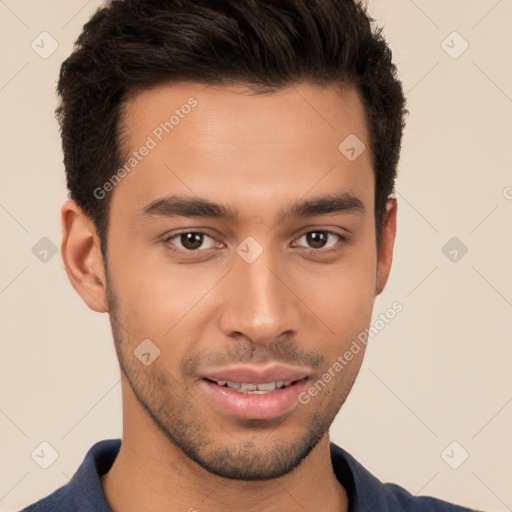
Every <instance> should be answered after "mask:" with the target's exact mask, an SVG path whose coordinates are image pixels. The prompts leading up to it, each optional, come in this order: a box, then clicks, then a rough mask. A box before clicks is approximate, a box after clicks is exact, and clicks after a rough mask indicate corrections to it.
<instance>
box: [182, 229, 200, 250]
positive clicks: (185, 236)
mask: <svg viewBox="0 0 512 512" xmlns="http://www.w3.org/2000/svg"><path fill="white" fill-rule="evenodd" d="M180 242H181V245H182V246H183V247H184V248H185V249H188V250H194V249H199V247H201V245H202V243H203V234H202V233H182V234H181V235H180Z"/></svg>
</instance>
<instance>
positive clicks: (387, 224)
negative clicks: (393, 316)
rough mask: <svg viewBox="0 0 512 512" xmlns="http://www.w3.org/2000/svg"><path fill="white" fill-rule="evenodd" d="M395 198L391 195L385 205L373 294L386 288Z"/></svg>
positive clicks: (392, 239) (390, 258) (395, 206)
mask: <svg viewBox="0 0 512 512" xmlns="http://www.w3.org/2000/svg"><path fill="white" fill-rule="evenodd" d="M396 213H397V201H396V196H395V195H394V194H391V195H390V196H389V197H388V202H387V204H386V214H385V216H384V221H383V223H382V232H381V244H380V248H379V252H378V254H377V283H376V289H375V294H376V295H379V294H380V293H382V291H383V290H384V287H385V286H386V283H387V280H388V277H389V273H390V271H391V263H392V261H393V247H394V245H395V237H396Z"/></svg>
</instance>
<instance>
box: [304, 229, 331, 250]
mask: <svg viewBox="0 0 512 512" xmlns="http://www.w3.org/2000/svg"><path fill="white" fill-rule="evenodd" d="M306 241H307V243H308V244H309V246H310V247H312V248H313V249H321V248H322V247H324V245H325V244H326V243H327V235H326V233H325V231H311V232H310V233H307V234H306Z"/></svg>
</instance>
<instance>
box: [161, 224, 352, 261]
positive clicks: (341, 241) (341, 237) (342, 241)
mask: <svg viewBox="0 0 512 512" xmlns="http://www.w3.org/2000/svg"><path fill="white" fill-rule="evenodd" d="M189 233H194V234H196V235H204V236H207V237H210V238H212V239H213V240H215V237H214V236H213V235H212V234H211V233H208V232H207V231H202V230H184V231H180V232H178V233H174V234H173V235H170V236H168V237H166V238H165V239H164V240H163V241H164V243H166V244H169V243H172V242H171V240H173V239H175V238H178V237H180V236H181V235H185V234H189ZM310 233H324V234H326V235H333V236H335V237H336V238H337V239H338V243H336V244H335V245H334V246H333V247H329V248H328V249H323V248H321V249H315V248H312V247H309V248H308V247H303V246H300V247H302V248H303V249H305V250H306V251H307V252H311V253H317V254H319V253H321V254H330V253H331V252H334V251H337V250H338V249H339V248H340V247H339V246H340V245H342V246H343V245H346V244H348V243H349V241H350V240H349V237H347V236H345V235H342V234H340V233H336V232H335V231H331V230H329V229H314V230H311V231H306V232H304V233H302V234H301V235H300V236H299V237H298V238H297V239H296V240H299V239H301V238H302V237H304V236H306V235H308V234H310ZM293 243H295V242H293ZM173 245H174V244H173ZM222 245H223V246H224V244H222ZM212 249H214V248H209V249H181V248H179V247H173V248H170V247H169V250H170V251H171V252H172V253H183V254H186V255H187V256H192V257H194V253H195V254H196V255H200V254H201V253H203V254H204V253H205V252H207V251H210V250H212Z"/></svg>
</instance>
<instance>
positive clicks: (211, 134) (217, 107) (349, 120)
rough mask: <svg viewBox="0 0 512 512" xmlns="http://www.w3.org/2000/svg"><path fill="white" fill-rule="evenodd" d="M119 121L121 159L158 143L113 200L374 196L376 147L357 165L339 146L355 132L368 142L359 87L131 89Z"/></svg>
mask: <svg viewBox="0 0 512 512" xmlns="http://www.w3.org/2000/svg"><path fill="white" fill-rule="evenodd" d="M121 126H122V128H123V140H124V150H125V161H124V162H123V163H126V162H127V161H128V159H129V158H130V155H132V158H134V157H133V153H134V152H138V150H139V149H140V148H143V147H144V146H148V147H149V146H151V149H150V150H149V151H144V153H145V155H144V156H143V157H142V158H140V155H138V156H137V159H138V160H137V162H136V165H134V166H133V167H132V168H131V169H130V172H129V173H127V174H128V176H127V177H126V178H124V179H123V180H122V182H121V183H120V184H119V185H118V186H117V187H116V190H115V194H114V197H113V201H114V200H116V196H121V197H122V196H124V198H125V199H127V200H130V201H131V203H132V204H133V205H140V204H142V203H143V202H145V203H146V204H147V203H148V202H150V201H152V200H154V199H155V198H156V197H158V196H164V195H166V194H174V193H186V194H187V195H199V196H201V197H208V198H210V199H212V200H214V201H216V202H224V203H225V202H227V201H231V202H232V206H236V205H235V203H238V204H246V205H252V206H254V207H257V205H258V201H260V202H259V205H260V208H261V205H262V203H261V201H267V200H270V199H273V200H274V202H275V199H276V197H279V198H280V199H281V200H282V201H286V198H287V196H289V197H290V198H291V197H292V196H294V198H296V197H297V196H302V195H305V194H307V193H308V191H312V192H315V193H319V192H321V191H322V190H323V191H324V192H325V191H328V192H331V191H332V189H334V188H336V189H337V190H339V189H341V190H347V191H350V192H351V193H353V194H355V195H359V196H363V197H362V199H363V200H364V196H366V198H367V199H368V201H370V200H372V197H373V184H374V179H373V171H372V166H371V157H370V154H369V149H368V150H365V151H364V152H363V153H362V154H361V155H360V156H359V157H358V158H357V159H356V160H352V161H351V160H350V159H348V158H347V156H346V155H345V154H343V152H342V151H341V150H340V144H341V145H342V149H343V148H344V146H343V141H345V140H347V138H348V140H349V141H351V142H353V141H354V140H356V141H357V140H358V141H360V142H361V143H362V144H365V146H366V147H367V148H368V147H369V144H368V132H367V127H366V123H365V115H364V109H363V105H362V102H361V99H360V97H359V94H358V93H357V91H356V90H355V89H354V88H345V89H343V90H341V89H339V88H337V87H334V86H329V87H319V86H313V85H310V84H297V85H295V86H293V87H287V88H283V89H280V90H277V91H275V92H271V93H264V94H255V93H254V91H251V90H249V89H247V88H246V87H243V86H240V85H225V86H206V85H204V84H198V83H176V84H174V83H173V84H163V85H158V86H155V87H151V88H149V89H146V90H143V91H141V92H139V93H137V94H136V95H133V96H132V97H131V98H130V99H129V100H128V101H127V102H126V104H125V107H124V112H123V116H122V119H121ZM353 137H357V139H354V138H353ZM352 146H353V143H352ZM356 149H359V148H356ZM132 163H135V162H132ZM270 191H272V193H273V194H274V196H273V198H271V194H270ZM368 206H371V205H370V204H368Z"/></svg>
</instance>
